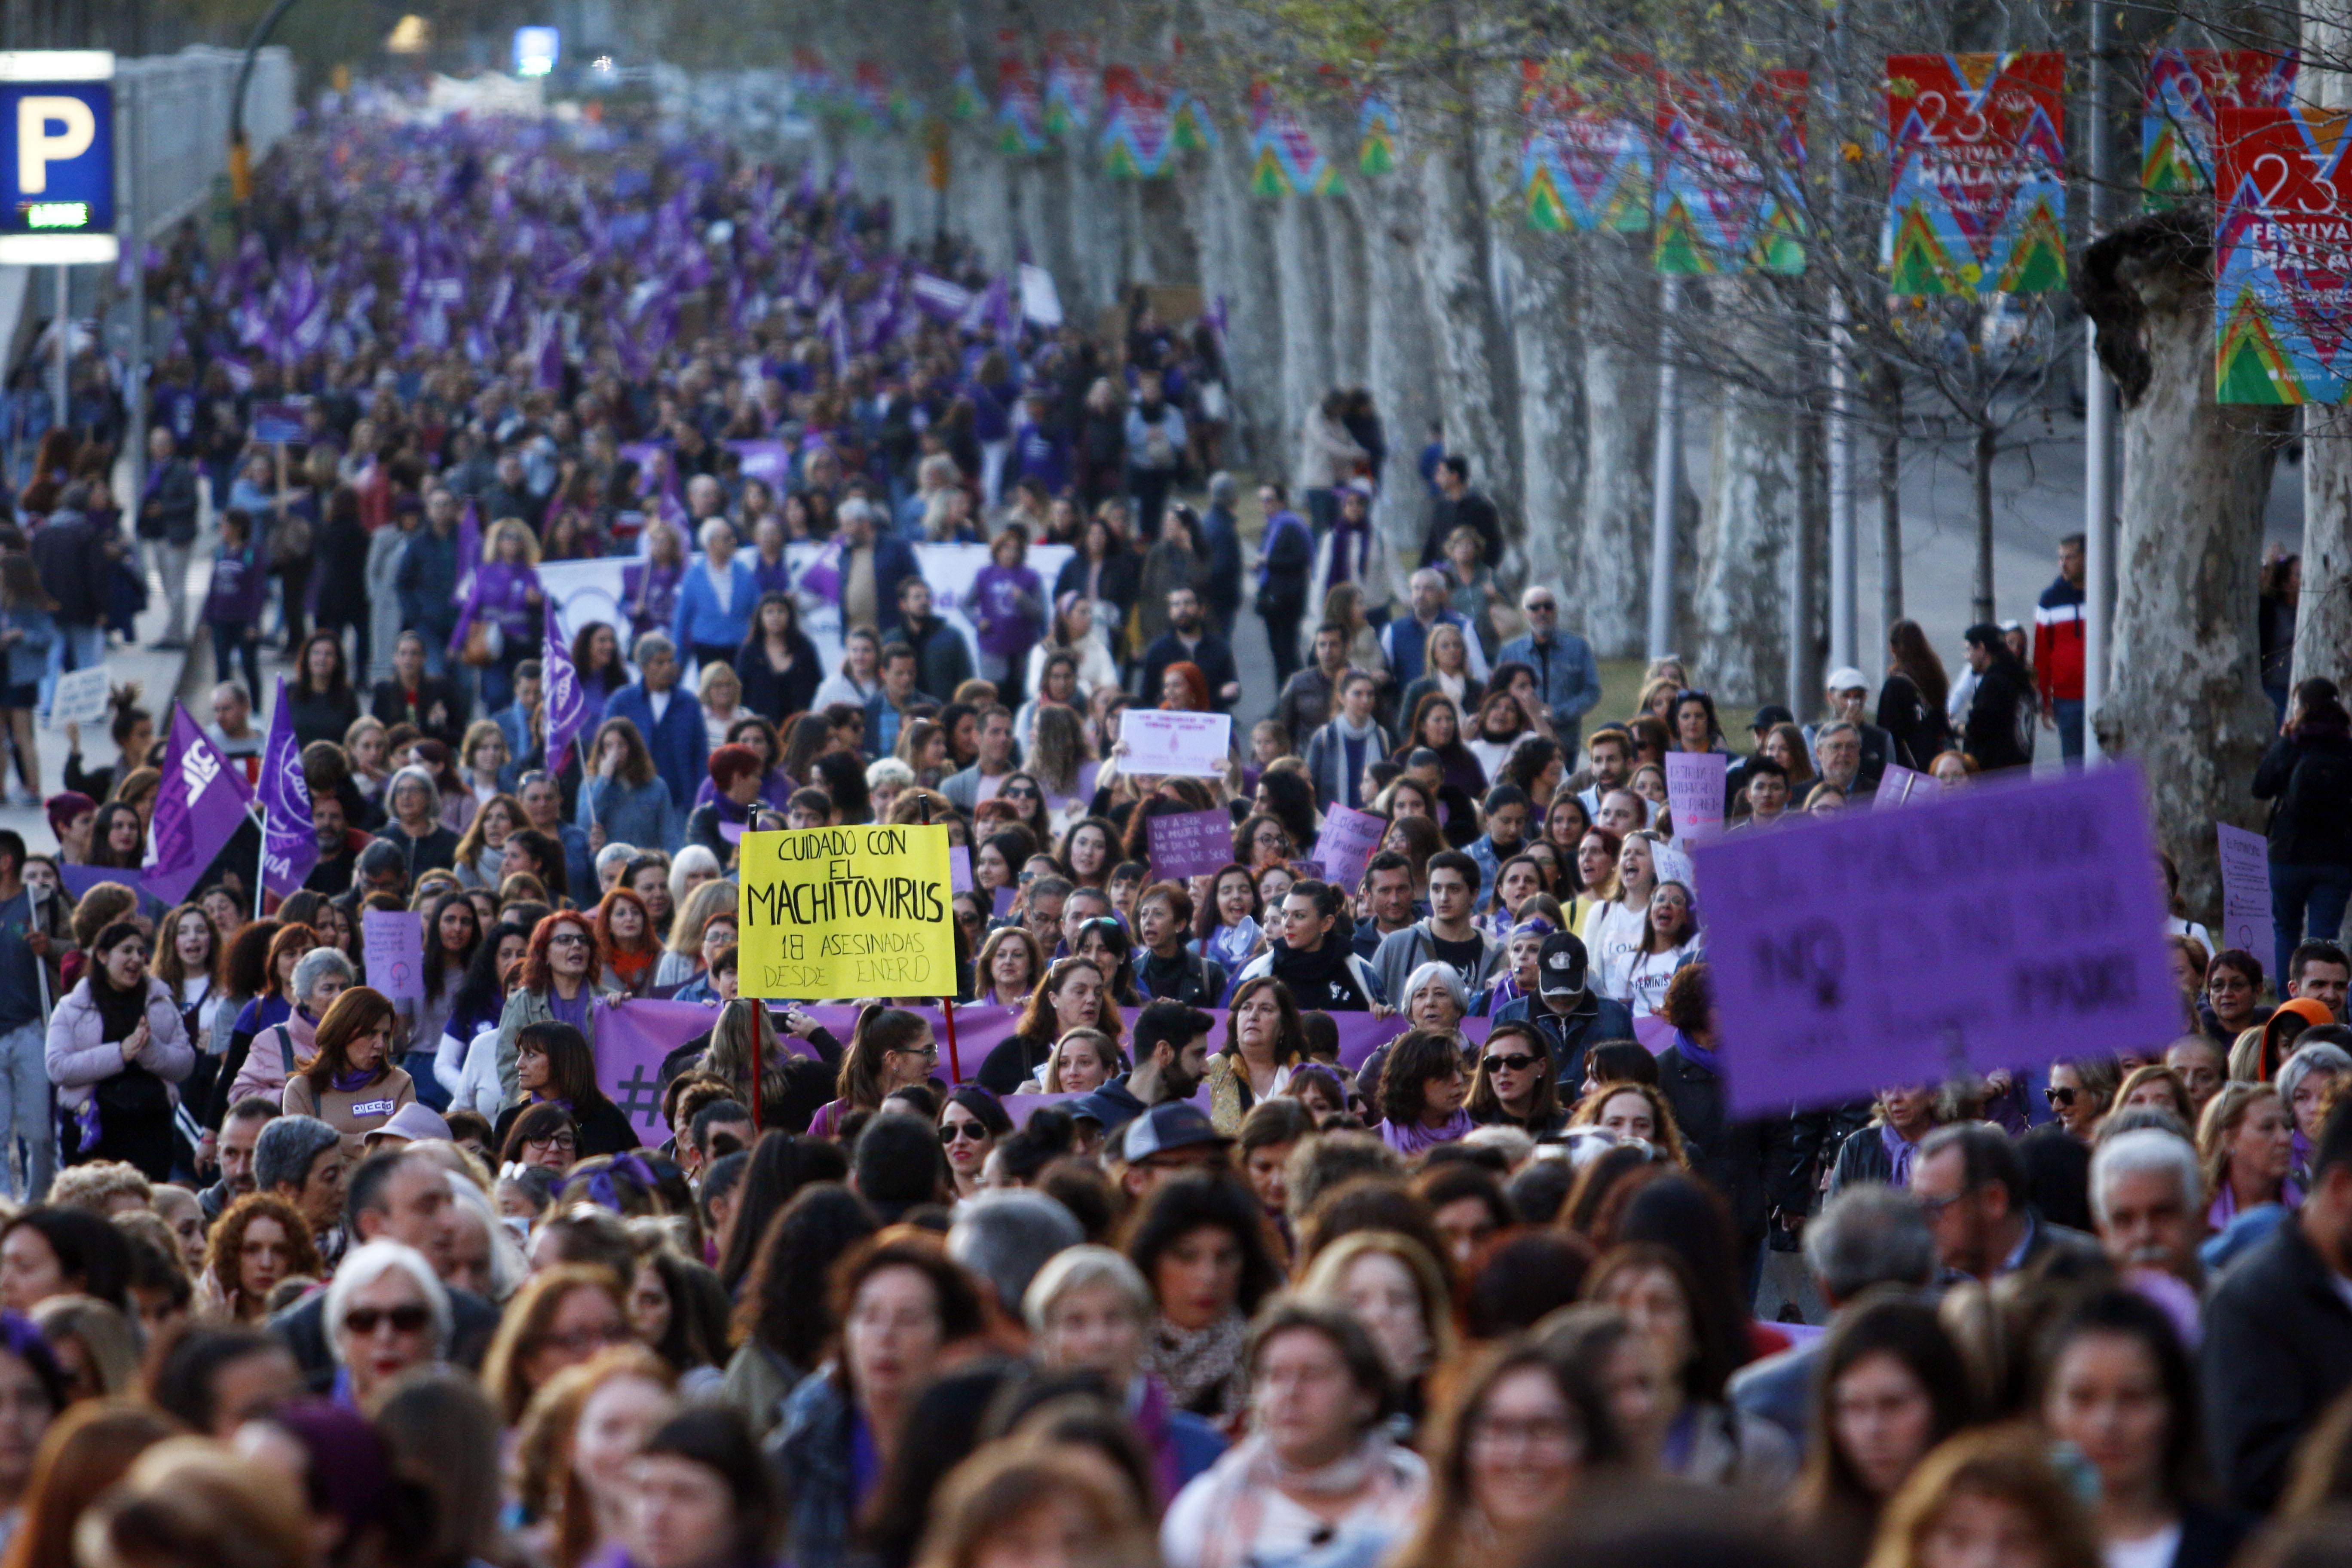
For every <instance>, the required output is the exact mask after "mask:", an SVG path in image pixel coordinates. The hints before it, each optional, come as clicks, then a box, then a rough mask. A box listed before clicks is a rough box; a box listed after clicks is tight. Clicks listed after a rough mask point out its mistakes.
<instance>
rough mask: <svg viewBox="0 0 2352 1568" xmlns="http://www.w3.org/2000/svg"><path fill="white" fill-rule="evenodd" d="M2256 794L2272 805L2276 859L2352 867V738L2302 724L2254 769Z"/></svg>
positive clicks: (2295, 863)
mask: <svg viewBox="0 0 2352 1568" xmlns="http://www.w3.org/2000/svg"><path fill="white" fill-rule="evenodd" d="M2254 798H2255V799H2256V800H2274V801H2276V802H2278V804H2277V805H2274V806H2273V807H2272V808H2271V822H2270V844H2271V858H2272V859H2273V860H2276V861H2278V862H2279V863H2280V864H2282V865H2287V866H2345V865H2352V738H2348V737H2347V736H2346V735H2345V733H2344V731H2341V730H2337V729H2335V728H2333V727H2322V726H2320V725H2316V724H2298V725H2296V726H2295V727H2294V731H2293V732H2291V733H2289V734H2285V735H2282V736H2280V737H2279V738H2278V739H2277V740H2275V741H2273V742H2271V749H2270V750H2269V751H2267V752H2263V760H2262V763H2261V764H2260V765H2259V766H2257V767H2256V768H2255V769H2254Z"/></svg>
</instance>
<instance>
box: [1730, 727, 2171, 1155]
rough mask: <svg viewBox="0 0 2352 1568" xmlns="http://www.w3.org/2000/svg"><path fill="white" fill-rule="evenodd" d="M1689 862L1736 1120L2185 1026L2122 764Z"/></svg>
mask: <svg viewBox="0 0 2352 1568" xmlns="http://www.w3.org/2000/svg"><path fill="white" fill-rule="evenodd" d="M1832 835H1833V836H1834V837H1832ZM1698 862H1699V866H1698V868H1699V872H1700V875H1701V878H1702V879H1703V880H1704V881H1705V882H1706V886H1707V889H1708V899H1707V905H1706V910H1707V944H1706V945H1707V959H1708V963H1709V965H1710V968H1711V971H1712V973H1713V975H1714V979H1715V1001H1716V1011H1717V1016H1718V1017H1719V1019H1720V1021H1721V1025H1720V1026H1721V1038H1720V1040H1719V1041H1718V1043H1717V1048H1718V1049H1719V1050H1720V1051H1721V1052H1722V1055H1723V1061H1724V1066H1725V1076H1726V1078H1727V1079H1728V1088H1729V1090H1730V1099H1731V1108H1732V1110H1733V1111H1734V1112H1735V1113H1736V1114H1738V1115H1743V1116H1754V1115H1764V1114H1770V1113H1774V1112H1776V1111H1786V1110H1788V1109H1789V1108H1790V1106H1791V1105H1795V1106H1799V1107H1803V1106H1809V1105H1821V1104H1826V1103H1829V1102H1831V1101H1834V1100H1852V1099H1855V1098H1857V1097H1859V1096H1862V1095H1865V1094H1868V1093H1870V1092H1871V1091H1872V1090H1874V1089H1878V1088H1880V1087H1882V1086H1884V1085H1886V1084H1890V1083H1920V1082H1927V1081H1930V1080H1934V1079H1942V1078H1944V1077H1946V1076H1947V1075H1948V1073H1950V1072H1951V1071H1952V1070H1953V1069H1954V1068H1956V1067H1958V1066H1961V1065H1965V1066H1967V1067H1969V1068H1974V1069H1975V1070H1977V1071H1979V1072H1990V1071H1994V1070H1997V1069H1999V1068H2016V1067H2028V1066H2039V1065H2041V1064H2042V1063H2045V1062H2048V1061H2050V1060H2051V1059H2052V1058H2055V1057H2059V1056H2074V1055H2080V1054H2083V1053H2086V1052H2087V1053H2094V1054H2097V1053H2106V1052H2112V1051H2116V1050H2119V1049H2121V1048H2122V1047H2126V1046H2132V1047H2157V1048H2161V1047H2162V1046H2163V1045H2164V1043H2165V1042H2166V1041H2168V1040H2169V1039H2171V1038H2172V1037H2174V1036H2175V1035H2178V1034H2179V1032H2180V994H2179V991H2178V990H2177V989H2176V988H2175V987H2174V985H2173V983H2172V977H2171V975H2170V973H2168V965H2167V963H2166V953H2165V950H2164V944H2163V942H2162V941H2161V940H2160V939H2159V937H2158V932H2159V931H2162V929H2163V921H2164V887H2163V883H2162V880H2161V879H2160V877H2159V875H2158V871H2157V866H2156V850H2155V841H2154V839H2153V837H2152V836H2151V835H2150V833H2149V830H2148V820H2147V805H2146V804H2145V801H2144V798H2143V795H2142V792H2141V783H2140V775H2139V772H2138V770H2137V768H2135V767H2133V766H2131V765H2130V764H2128V763H2122V764H2118V765H2116V766H2114V767H2109V768H2101V769H2098V770H2096V771H2095V772H2088V773H2070V774H2068V775H2067V776H2066V777H2065V778H2063V780H2059V781H2056V782H2053V783H2050V784H1987V785H1981V786H1979V787H1978V788H1975V789H1971V790H1969V791H1966V792H1965V793H1963V794H1961V795H1957V796H1951V797H1948V798H1947V799H1946V800H1945V801H1944V802H1943V803H1942V804H1941V805H1938V806H1937V809H1935V810H1934V811H1897V812H1862V813H1853V812H1849V813H1844V814H1842V817H1841V819H1840V820H1838V821H1835V822H1831V823H1822V822H1807V823H1801V824H1796V825H1793V826H1789V827H1786V828H1783V829H1781V830H1780V831H1779V832H1775V833H1752V834H1750V833H1742V834H1733V835H1731V836H1730V837H1726V838H1722V839H1718V840H1716V841H1713V842H1711V843H1708V844H1706V845H1704V846H1703V847H1701V848H1700V849H1699V851H1698Z"/></svg>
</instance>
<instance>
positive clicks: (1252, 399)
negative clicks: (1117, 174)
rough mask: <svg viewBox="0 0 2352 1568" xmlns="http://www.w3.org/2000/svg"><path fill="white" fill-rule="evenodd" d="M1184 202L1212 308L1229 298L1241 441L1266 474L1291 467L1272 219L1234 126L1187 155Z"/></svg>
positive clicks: (1231, 382)
mask: <svg viewBox="0 0 2352 1568" xmlns="http://www.w3.org/2000/svg"><path fill="white" fill-rule="evenodd" d="M1179 169H1180V173H1179V175H1178V179H1179V182H1180V184H1181V188H1182V190H1183V193H1184V210H1185V211H1186V212H1187V213H1189V214H1192V215H1193V216H1194V220H1195V222H1197V223H1198V224H1199V225H1200V227H1199V229H1198V233H1199V236H1200V249H1201V288H1202V291H1203V292H1204V293H1205V294H1207V296H1208V299H1209V305H1210V308H1211V309H1214V308H1215V306H1216V303H1217V301H1218V300H1223V301H1224V302H1225V312H1226V321H1225V374H1226V386H1227V389H1228V390H1229V391H1230V392H1231V393H1232V395H1233V399H1234V421H1233V426H1234V431H1233V433H1234V442H1235V445H1236V447H1237V448H1238V449H1239V450H1240V451H1241V452H1244V453H1246V454H1247V456H1248V457H1249V458H1250V460H1251V465H1252V466H1253V467H1254V468H1256V470H1257V471H1258V472H1259V473H1260V474H1263V475H1266V476H1268V477H1272V476H1276V475H1280V474H1282V473H1284V472H1285V471H1286V462H1287V460H1288V459H1287V451H1286V447H1284V446H1283V444H1282V442H1281V440H1280V438H1279V432H1280V430H1281V420H1280V419H1279V417H1278V412H1279V410H1280V407H1281V404H1282V336H1283V333H1282V295H1281V290H1280V287H1279V285H1278V284H1277V283H1276V279H1275V271H1276V268H1275V254H1274V240H1273V235H1272V225H1271V224H1270V222H1269V221H1268V220H1267V217H1266V215H1265V205H1266V204H1265V203H1262V202H1259V201H1257V200H1256V199H1255V198H1254V197H1253V196H1251V195H1250V194H1249V152H1248V148H1247V147H1246V145H1245V144H1244V138H1243V137H1242V136H1241V135H1239V134H1238V133H1237V132H1233V131H1231V130H1229V131H1228V132H1226V133H1225V135H1224V136H1223V137H1222V138H1220V139H1219V141H1218V142H1217V145H1216V147H1215V148H1213V150H1211V151H1209V152H1206V153H1187V154H1184V155H1182V158H1181V163H1180V164H1179Z"/></svg>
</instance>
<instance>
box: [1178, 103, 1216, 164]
mask: <svg viewBox="0 0 2352 1568" xmlns="http://www.w3.org/2000/svg"><path fill="white" fill-rule="evenodd" d="M1168 140H1169V142H1170V144H1171V145H1172V146H1173V147H1174V148H1175V149H1176V151H1178V152H1179V153H1207V152H1211V151H1213V150H1214V149H1215V147H1216V145H1217V122H1216V121H1214V120H1213V119H1211V118H1210V115H1209V106H1208V105H1207V104H1205V103H1203V102H1202V101H1201V96H1200V94H1198V93H1196V92H1194V91H1192V89H1190V88H1183V87H1179V88H1175V89H1171V91H1170V92H1169V94H1168Z"/></svg>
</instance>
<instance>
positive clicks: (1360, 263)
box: [1315, 196, 1370, 387]
mask: <svg viewBox="0 0 2352 1568" xmlns="http://www.w3.org/2000/svg"><path fill="white" fill-rule="evenodd" d="M1315 216H1317V217H1318V219H1319V220H1321V226H1322V229H1323V272H1324V276H1325V277H1327V278H1328V279H1330V280H1331V283H1330V288H1331V382H1332V384H1333V385H1335V386H1343V387H1357V386H1361V385H1363V384H1364V382H1365V381H1366V379H1367V378H1368V376H1369V375H1370V367H1369V365H1368V363H1367V355H1366V353H1365V342H1364V340H1365V338H1366V337H1367V336H1368V335H1369V334H1370V323H1369V322H1368V321H1367V320H1366V318H1365V310H1366V306H1365V302H1364V230H1363V226H1361V225H1360V224H1359V223H1357V221H1356V214H1355V209H1354V208H1352V207H1350V206H1349V205H1348V204H1347V203H1346V202H1345V201H1342V200H1339V199H1338V198H1335V197H1329V196H1326V197H1322V198H1320V199H1318V201H1317V202H1316V204H1315Z"/></svg>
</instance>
